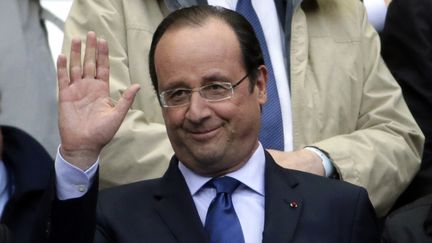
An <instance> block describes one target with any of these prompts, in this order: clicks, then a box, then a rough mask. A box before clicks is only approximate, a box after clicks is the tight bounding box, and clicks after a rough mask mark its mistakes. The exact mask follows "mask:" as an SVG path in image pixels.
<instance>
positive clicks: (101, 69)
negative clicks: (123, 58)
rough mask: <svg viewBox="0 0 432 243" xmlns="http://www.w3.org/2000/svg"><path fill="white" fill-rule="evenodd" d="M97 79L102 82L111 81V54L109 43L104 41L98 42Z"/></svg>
mask: <svg viewBox="0 0 432 243" xmlns="http://www.w3.org/2000/svg"><path fill="white" fill-rule="evenodd" d="M96 78H97V79H100V80H102V81H105V82H108V81H109V53H108V43H107V41H106V40H104V39H100V40H99V41H98V48H97V60H96Z"/></svg>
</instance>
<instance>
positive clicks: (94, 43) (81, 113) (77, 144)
mask: <svg viewBox="0 0 432 243" xmlns="http://www.w3.org/2000/svg"><path fill="white" fill-rule="evenodd" d="M57 76H58V83H59V129H60V137H61V150H60V151H61V154H62V156H63V157H64V158H65V159H66V160H67V161H68V162H70V163H72V164H74V165H76V166H78V167H79V168H81V169H86V168H88V167H90V166H91V165H92V164H93V163H94V162H95V161H96V158H97V156H98V155H99V153H100V151H101V150H102V148H103V146H105V145H106V144H107V143H108V142H109V141H110V140H111V139H112V137H113V136H114V134H115V133H116V131H117V130H118V128H119V127H120V125H121V122H122V121H123V119H124V117H125V116H126V113H127V111H128V109H129V107H130V106H131V104H132V102H133V98H134V97H135V95H136V93H137V92H138V90H139V86H138V85H133V86H131V87H129V89H127V90H126V91H125V92H124V94H123V96H122V98H121V99H120V100H119V101H118V102H117V104H115V103H114V102H112V101H111V99H110V97H109V82H108V80H109V58H108V44H107V42H106V41H104V40H99V41H98V40H97V38H96V34H95V33H94V32H89V33H88V34H87V41H86V50H85V56H84V63H83V65H81V41H80V40H78V39H73V40H72V45H71V52H70V65H69V75H68V71H67V60H66V57H65V56H64V55H60V56H59V58H58V61H57Z"/></svg>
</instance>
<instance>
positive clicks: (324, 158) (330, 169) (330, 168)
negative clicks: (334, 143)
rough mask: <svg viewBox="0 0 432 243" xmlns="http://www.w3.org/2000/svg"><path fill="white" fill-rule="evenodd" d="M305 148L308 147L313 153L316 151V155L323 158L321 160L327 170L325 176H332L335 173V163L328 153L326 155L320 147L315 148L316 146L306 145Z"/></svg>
mask: <svg viewBox="0 0 432 243" xmlns="http://www.w3.org/2000/svg"><path fill="white" fill-rule="evenodd" d="M304 149H307V150H309V151H311V152H313V153H315V154H316V155H318V156H319V157H320V158H321V162H322V165H323V167H324V172H325V176H326V177H330V176H332V175H333V173H334V171H335V168H334V166H333V164H332V163H331V161H330V158H329V157H327V155H325V154H324V153H323V152H322V151H321V150H320V149H318V148H315V147H309V146H308V147H304Z"/></svg>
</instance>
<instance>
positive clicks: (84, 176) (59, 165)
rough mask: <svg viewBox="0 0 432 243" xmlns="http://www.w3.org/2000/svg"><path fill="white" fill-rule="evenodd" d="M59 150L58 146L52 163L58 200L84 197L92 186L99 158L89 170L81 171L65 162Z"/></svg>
mask: <svg viewBox="0 0 432 243" xmlns="http://www.w3.org/2000/svg"><path fill="white" fill-rule="evenodd" d="M59 149H60V146H59V147H58V148H57V155H56V159H55V163H54V167H55V174H56V191H57V197H58V199H60V200H68V199H73V198H78V197H82V196H84V194H86V193H87V191H88V189H89V188H90V187H91V186H92V184H93V181H94V178H95V175H96V172H97V168H98V166H99V157H98V159H97V160H96V161H95V163H94V164H93V165H92V166H91V167H90V168H88V169H87V170H86V171H83V170H81V169H80V168H78V167H76V166H74V165H72V164H70V163H69V162H67V161H66V160H65V159H64V158H63V157H62V156H61V154H60V150H59Z"/></svg>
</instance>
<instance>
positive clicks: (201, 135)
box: [187, 127, 219, 142]
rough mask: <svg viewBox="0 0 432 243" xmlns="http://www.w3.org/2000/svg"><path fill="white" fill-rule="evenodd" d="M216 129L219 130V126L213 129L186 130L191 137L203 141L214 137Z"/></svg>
mask: <svg viewBox="0 0 432 243" xmlns="http://www.w3.org/2000/svg"><path fill="white" fill-rule="evenodd" d="M218 131H219V127H217V128H213V129H205V130H196V131H187V132H188V134H189V135H190V137H191V138H192V139H194V140H196V141H200V142H203V141H207V140H210V139H211V138H213V137H215V136H216V134H217V133H218Z"/></svg>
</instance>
